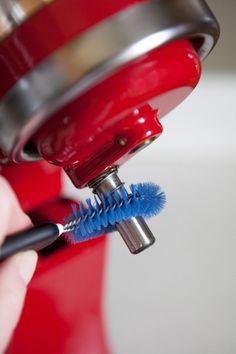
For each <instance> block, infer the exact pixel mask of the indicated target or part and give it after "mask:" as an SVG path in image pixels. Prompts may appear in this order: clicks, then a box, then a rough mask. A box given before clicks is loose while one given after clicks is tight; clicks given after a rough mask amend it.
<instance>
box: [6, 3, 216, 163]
mask: <svg viewBox="0 0 236 354" xmlns="http://www.w3.org/2000/svg"><path fill="white" fill-rule="evenodd" d="M218 36H219V27H218V24H217V21H216V19H215V17H214V15H213V14H212V13H211V11H210V9H209V8H208V6H207V5H206V3H205V1H203V0H171V1H169V0H158V1H151V2H147V3H142V4H139V5H136V6H132V7H130V8H128V9H126V10H124V11H121V12H119V13H117V14H115V15H114V16H112V17H110V18H108V19H107V20H105V21H103V22H101V23H99V24H97V25H96V26H94V27H93V28H91V29H89V30H88V31H87V32H85V33H84V34H83V35H80V36H79V37H78V38H75V39H73V40H72V41H71V42H70V43H68V44H66V45H65V46H64V47H62V48H60V49H59V50H57V51H56V52H54V53H53V54H52V55H51V56H50V57H48V58H47V59H45V60H44V61H43V62H42V63H41V64H39V65H38V66H37V67H36V68H35V69H34V70H32V71H31V72H29V73H28V74H26V75H25V76H24V77H23V78H21V79H20V80H19V81H18V82H17V83H16V84H15V85H14V86H13V87H12V88H11V89H10V91H9V92H8V93H7V94H6V95H5V96H4V97H3V98H2V99H1V101H0V147H1V148H2V150H3V151H4V152H5V153H6V154H8V155H11V156H12V158H13V159H14V160H15V161H22V160H23V161H30V160H35V159H36V158H37V156H36V155H35V154H31V153H30V152H26V151H24V146H25V144H26V142H27V141H28V139H29V138H30V136H32V134H33V133H34V132H35V131H36V130H37V128H38V127H39V126H40V125H41V124H42V123H43V122H44V121H45V120H46V119H47V118H49V117H50V115H52V114H53V113H54V112H55V111H57V110H58V109H60V108H61V107H62V106H64V105H65V104H66V103H68V102H70V101H71V100H73V99H74V98H75V97H77V96H79V95H81V94H82V93H84V92H86V91H87V90H89V89H90V88H91V87H93V86H95V85H96V84H97V83H99V82H100V81H101V80H103V79H104V78H106V76H108V75H110V74H111V73H113V72H114V71H116V70H118V69H119V68H120V67H122V66H123V65H125V64H127V63H129V62H131V61H132V60H134V59H136V58H138V57H140V56H142V55H143V54H145V53H147V52H149V51H151V50H153V49H155V48H158V47H160V46H162V45H164V44H166V43H168V42H170V41H174V40H176V39H179V38H189V39H191V40H193V43H195V44H196V50H197V51H198V54H199V56H200V58H201V59H204V58H205V57H206V56H207V55H208V54H209V52H210V51H211V49H212V48H213V46H214V45H215V43H216V41H217V39H218Z"/></svg>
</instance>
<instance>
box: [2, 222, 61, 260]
mask: <svg viewBox="0 0 236 354" xmlns="http://www.w3.org/2000/svg"><path fill="white" fill-rule="evenodd" d="M60 235H61V230H60V225H57V224H54V223H48V224H43V225H40V226H36V227H34V228H31V229H28V230H25V231H21V232H18V233H16V234H14V235H11V236H7V238H6V239H5V241H4V242H3V244H2V246H1V247H0V261H3V260H4V259H6V258H7V257H9V256H12V255H13V254H15V253H17V252H19V251H25V250H29V249H34V250H36V251H39V250H40V249H42V248H45V247H47V246H49V245H50V244H51V243H53V242H54V241H56V239H57V238H58V236H60Z"/></svg>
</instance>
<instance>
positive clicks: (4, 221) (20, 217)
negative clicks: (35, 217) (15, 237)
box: [0, 176, 32, 244]
mask: <svg viewBox="0 0 236 354" xmlns="http://www.w3.org/2000/svg"><path fill="white" fill-rule="evenodd" d="M0 223H1V227H0V244H1V243H2V241H3V238H4V237H5V235H6V234H10V233H14V232H16V231H20V230H22V229H24V228H27V227H29V226H31V225H32V224H31V221H30V219H29V217H28V216H27V215H26V214H24V212H23V211H22V210H21V207H20V205H19V202H18V200H17V198H16V196H15V193H14V192H13V190H12V189H11V187H10V185H9V184H8V182H7V181H6V180H5V179H4V178H3V177H1V176H0Z"/></svg>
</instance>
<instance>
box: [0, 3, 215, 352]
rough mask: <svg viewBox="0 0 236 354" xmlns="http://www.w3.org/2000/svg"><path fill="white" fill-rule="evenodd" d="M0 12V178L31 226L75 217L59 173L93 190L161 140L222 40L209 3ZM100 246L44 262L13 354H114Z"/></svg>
mask: <svg viewBox="0 0 236 354" xmlns="http://www.w3.org/2000/svg"><path fill="white" fill-rule="evenodd" d="M0 14H1V15H0V38H1V42H0V77H1V85H0V172H1V174H3V175H4V176H5V177H6V178H7V179H8V180H9V182H10V183H11V185H12V187H13V188H14V190H15V191H16V193H17V195H18V198H19V200H20V203H21V205H22V207H23V209H24V210H25V211H26V212H27V213H29V214H30V215H31V217H32V219H33V221H34V222H35V223H36V224H37V223H41V222H44V221H48V220H52V221H56V222H60V221H62V220H63V218H65V216H66V215H68V213H70V204H71V202H70V201H68V200H65V199H63V198H62V197H61V192H62V184H61V173H62V171H63V170H64V171H65V172H66V173H67V175H68V176H69V177H70V179H71V181H72V183H73V184H74V186H75V187H77V188H82V187H85V186H88V185H89V186H94V185H95V184H96V183H97V180H98V178H100V179H99V183H100V182H101V180H102V178H103V177H104V176H105V177H104V178H107V176H108V175H109V171H111V170H112V171H114V168H116V169H117V168H118V167H119V166H121V165H122V164H123V163H124V162H126V161H127V160H128V159H129V158H131V157H132V156H134V155H135V154H136V153H138V152H139V151H140V150H141V149H143V148H144V147H146V146H147V145H149V144H150V143H152V142H153V141H154V140H156V139H157V138H158V137H159V136H160V134H161V133H162V130H163V128H162V125H161V123H160V120H161V119H162V117H163V116H165V115H166V114H167V113H168V112H169V111H171V110H172V109H173V108H174V107H175V106H177V105H178V104H179V103H181V102H182V101H183V100H184V99H185V98H186V97H187V96H188V95H189V94H190V93H191V92H192V90H193V89H194V87H195V86H196V85H197V83H198V81H199V78H200V75H201V60H202V59H204V58H205V57H206V56H207V55H208V54H209V52H210V51H211V49H212V48H213V47H214V45H215V43H216V41H217V38H218V35H219V28H218V24H217V21H216V19H215V18H214V16H213V14H212V13H211V11H210V9H209V8H208V6H207V5H206V3H205V2H204V1H203V0H195V1H192V0H187V1H186V0H172V1H168V0H159V1H142V0H135V1H134V0H120V1H110V0H102V1H100V2H99V4H97V3H94V1H88V0H86V1H85V0H47V1H46V0H45V1H44V0H34V1H28V0H18V1H17V0H11V1H10V0H4V1H2V3H1V5H0ZM40 160H42V161H40ZM52 165H54V166H52ZM101 176H102V177H101ZM39 181H40V182H39ZM95 182H96V183H95ZM68 206H69V207H68ZM132 232H135V230H134V229H132ZM123 236H124V235H123ZM123 236H122V237H123ZM123 238H124V239H125V237H123ZM140 242H141V241H140ZM105 244H106V241H105V238H104V237H102V238H100V239H98V240H94V241H89V242H87V243H83V244H80V245H78V246H73V247H72V246H70V247H69V246H68V245H66V244H65V242H63V241H58V242H56V244H55V245H53V247H50V248H48V249H46V250H45V251H44V252H43V253H42V254H41V257H40V261H39V266H38V269H37V271H36V275H35V277H34V279H33V281H32V284H31V286H30V289H29V293H28V297H27V300H26V305H25V309H24V313H23V316H22V319H21V322H20V324H19V326H18V328H17V330H16V333H15V336H14V338H13V340H12V343H11V345H10V347H9V353H23V352H24V353H32V352H34V353H42V352H43V353H58V354H59V353H83V354H86V353H96V354H99V353H103V354H105V353H107V352H108V349H107V344H106V340H105V337H104V329H103V320H102V294H103V293H102V284H103V269H104V256H105ZM141 248H142V247H140V249H141ZM133 253H137V252H133Z"/></svg>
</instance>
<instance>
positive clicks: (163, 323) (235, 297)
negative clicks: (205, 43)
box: [69, 0, 236, 354]
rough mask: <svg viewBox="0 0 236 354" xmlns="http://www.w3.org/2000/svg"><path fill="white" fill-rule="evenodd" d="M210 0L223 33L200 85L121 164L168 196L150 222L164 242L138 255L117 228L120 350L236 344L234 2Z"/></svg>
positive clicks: (113, 302)
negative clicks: (158, 132)
mask: <svg viewBox="0 0 236 354" xmlns="http://www.w3.org/2000/svg"><path fill="white" fill-rule="evenodd" d="M209 3H210V5H211V8H212V9H213V11H214V12H215V14H216V16H217V18H218V19H219V21H220V23H221V29H222V35H221V40H220V42H219V44H218V46H217V48H216V49H215V51H214V52H213V53H212V54H211V55H210V57H209V58H208V59H206V63H205V64H204V67H203V76H202V80H201V82H200V84H199V85H198V87H197V89H196V90H195V91H194V93H193V94H192V95H191V96H190V97H189V98H188V99H187V100H186V101H184V102H183V103H182V104H181V106H179V107H178V108H176V109H175V110H174V111H173V112H171V113H170V114H169V115H168V116H167V117H165V118H164V120H162V124H163V126H164V133H163V135H162V136H161V137H160V138H159V139H158V140H157V141H155V142H154V143H153V144H152V145H151V146H150V147H148V148H147V149H146V150H144V151H143V152H140V153H139V154H138V155H137V156H136V157H135V158H133V159H132V160H130V161H129V162H128V163H126V164H125V165H124V166H123V167H122V168H121V169H120V176H121V178H122V179H123V180H124V181H126V183H127V184H129V183H136V182H140V181H141V182H142V181H153V182H156V183H158V184H159V185H160V186H161V187H162V188H163V189H164V190H165V192H166V194H167V200H168V202H167V205H166V208H165V210H164V211H163V213H162V214H160V216H159V217H156V218H154V219H152V220H151V221H150V223H149V225H150V227H151V229H152V231H153V232H154V234H155V235H156V237H157V242H156V244H155V245H154V246H153V247H151V248H150V249H149V250H147V251H146V252H144V253H142V254H140V255H136V256H132V255H130V254H129V252H128V250H127V249H126V247H125V245H124V244H123V242H122V240H121V238H120V237H119V235H118V234H113V235H111V236H110V241H109V250H108V256H107V269H106V271H107V274H106V285H105V290H104V291H105V295H104V310H105V317H106V327H107V331H108V335H109V338H110V345H111V348H112V352H113V353H117V354H144V353H145V354H195V353H196V354H200V353H201V354H233V353H235V352H236V215H235V214H236V188H235V184H236V139H235V136H236V71H235V68H236V56H235V46H236V44H235V43H236V19H235V17H236V1H235V0H231V1H230V0H226V1H220V0H218V1H216V0H212V1H209ZM69 189H70V190H71V187H70V188H69ZM87 193H88V191H83V192H82V195H84V196H85V195H86V196H87Z"/></svg>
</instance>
